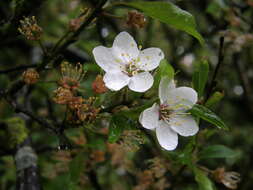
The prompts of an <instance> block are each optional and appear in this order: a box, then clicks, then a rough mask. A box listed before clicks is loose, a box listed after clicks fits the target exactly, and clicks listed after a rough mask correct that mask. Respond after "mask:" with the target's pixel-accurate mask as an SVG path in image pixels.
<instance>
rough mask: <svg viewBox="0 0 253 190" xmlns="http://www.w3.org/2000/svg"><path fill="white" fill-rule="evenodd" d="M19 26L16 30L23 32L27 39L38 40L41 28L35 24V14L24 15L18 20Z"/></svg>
mask: <svg viewBox="0 0 253 190" xmlns="http://www.w3.org/2000/svg"><path fill="white" fill-rule="evenodd" d="M20 24H21V26H20V27H19V28H18V31H19V32H20V33H21V34H23V35H24V36H25V37H26V38H27V39H28V40H40V38H41V36H42V33H43V30H42V28H41V27H40V26H39V25H38V24H37V21H36V18H35V16H32V17H25V18H24V19H23V20H20Z"/></svg>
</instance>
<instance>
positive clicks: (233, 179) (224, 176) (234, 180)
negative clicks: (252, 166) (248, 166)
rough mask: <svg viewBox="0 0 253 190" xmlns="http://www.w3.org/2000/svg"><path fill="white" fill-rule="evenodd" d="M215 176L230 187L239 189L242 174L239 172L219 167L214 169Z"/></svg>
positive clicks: (219, 181) (218, 180)
mask: <svg viewBox="0 0 253 190" xmlns="http://www.w3.org/2000/svg"><path fill="white" fill-rule="evenodd" d="M213 177H214V179H215V181H217V182H218V183H222V184H223V185H225V186H226V187H227V188H229V189H237V186H238V183H239V182H240V180H241V179H240V174H239V173H237V172H233V171H231V172H226V171H225V168H217V169H216V170H214V171H213Z"/></svg>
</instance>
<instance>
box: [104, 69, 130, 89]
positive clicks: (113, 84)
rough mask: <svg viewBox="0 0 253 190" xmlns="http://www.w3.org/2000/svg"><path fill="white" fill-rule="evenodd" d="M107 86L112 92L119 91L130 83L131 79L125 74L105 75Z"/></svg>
mask: <svg viewBox="0 0 253 190" xmlns="http://www.w3.org/2000/svg"><path fill="white" fill-rule="evenodd" d="M103 80H104V82H105V86H106V87H107V88H109V89H110V90H114V91H118V90H120V89H121V88H123V87H124V86H126V85H127V84H128V83H129V80H130V78H129V77H128V76H127V75H125V74H124V73H121V72H118V73H105V75H104V78H103Z"/></svg>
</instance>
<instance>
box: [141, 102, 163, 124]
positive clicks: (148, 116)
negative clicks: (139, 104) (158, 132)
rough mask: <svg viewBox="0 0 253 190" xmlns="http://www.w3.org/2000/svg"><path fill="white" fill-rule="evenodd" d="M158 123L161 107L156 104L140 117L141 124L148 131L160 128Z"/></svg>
mask: <svg viewBox="0 0 253 190" xmlns="http://www.w3.org/2000/svg"><path fill="white" fill-rule="evenodd" d="M158 121H159V107H158V105H157V104H156V103H155V104H153V106H152V107H151V108H148V109H145V110H144V111H143V112H142V113H141V115H140V117H139V122H140V123H141V125H142V126H143V127H144V128H146V129H155V128H156V127H158Z"/></svg>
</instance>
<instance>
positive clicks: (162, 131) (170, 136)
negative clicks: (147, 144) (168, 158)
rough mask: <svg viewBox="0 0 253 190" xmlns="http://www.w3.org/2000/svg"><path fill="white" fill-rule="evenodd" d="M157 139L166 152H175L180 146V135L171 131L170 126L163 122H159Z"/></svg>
mask: <svg viewBox="0 0 253 190" xmlns="http://www.w3.org/2000/svg"><path fill="white" fill-rule="evenodd" d="M156 137H157V139H158V142H159V144H160V145H161V146H162V147H163V148H164V149H166V150H174V149H175V148H176V147H177V144H178V135H177V133H176V132H174V131H173V130H171V128H170V126H169V125H168V124H167V123H165V122H164V121H163V120H161V121H160V122H159V127H157V128H156Z"/></svg>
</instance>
